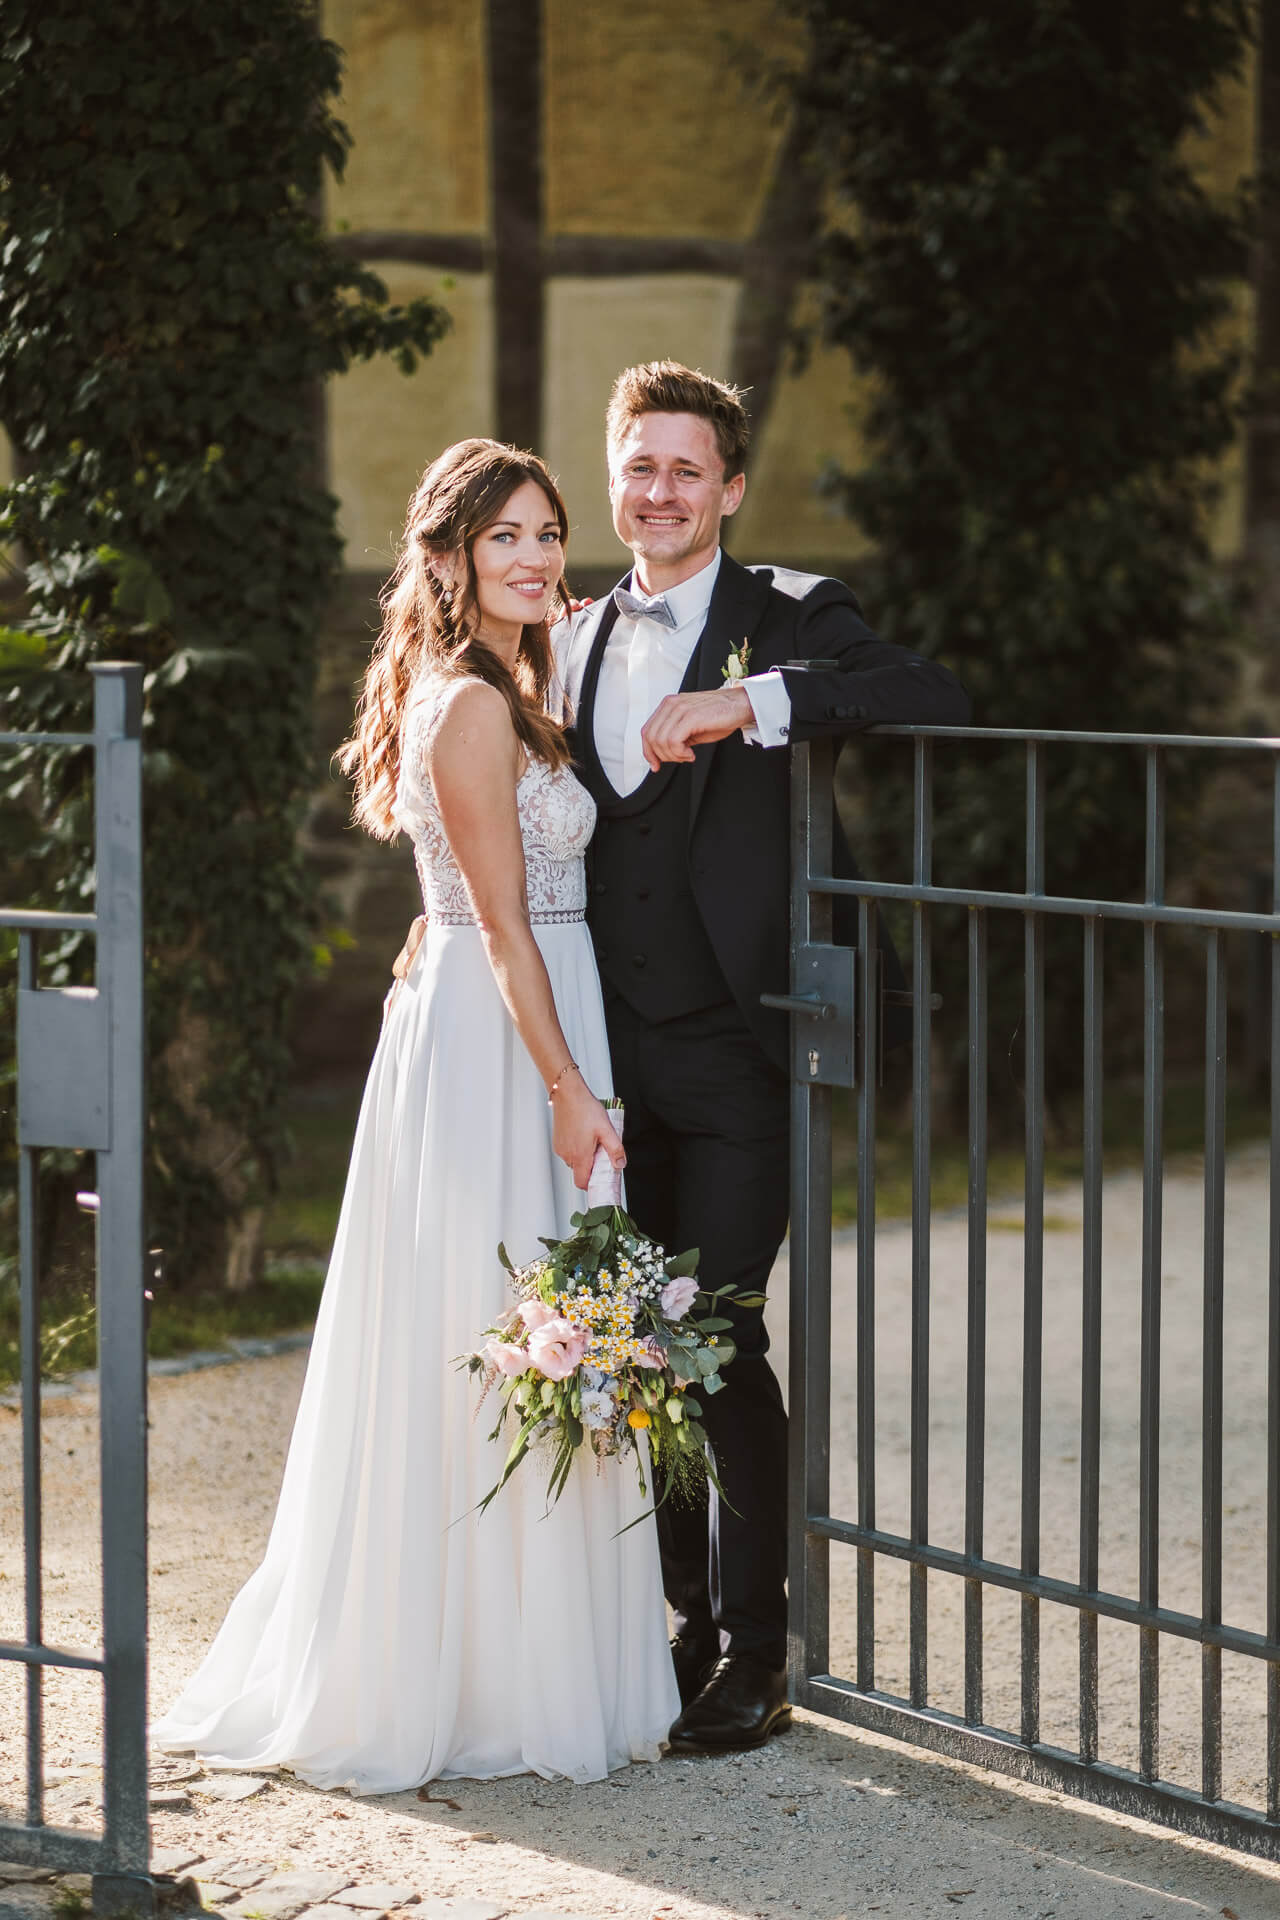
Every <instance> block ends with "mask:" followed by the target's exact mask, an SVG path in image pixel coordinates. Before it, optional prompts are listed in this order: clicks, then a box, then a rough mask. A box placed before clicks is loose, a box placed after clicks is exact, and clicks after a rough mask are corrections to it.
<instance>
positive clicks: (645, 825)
mask: <svg viewBox="0 0 1280 1920" xmlns="http://www.w3.org/2000/svg"><path fill="white" fill-rule="evenodd" d="M636 832H637V833H652V832H653V828H652V827H651V826H650V824H649V822H648V821H647V820H642V821H641V822H640V824H639V826H638V827H637V828H636Z"/></svg>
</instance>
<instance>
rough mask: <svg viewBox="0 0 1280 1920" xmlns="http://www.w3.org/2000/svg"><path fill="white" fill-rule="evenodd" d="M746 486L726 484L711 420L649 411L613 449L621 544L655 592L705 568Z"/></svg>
mask: <svg viewBox="0 0 1280 1920" xmlns="http://www.w3.org/2000/svg"><path fill="white" fill-rule="evenodd" d="M744 484H745V482H744V479H743V476H742V474H740V473H739V474H735V475H734V476H733V478H732V479H726V478H725V471H724V460H723V458H722V456H721V453H720V449H719V446H718V445H717V443H716V436H715V429H714V428H713V427H712V425H711V422H710V421H709V420H703V419H702V418H700V416H699V415H697V414H695V413H642V414H641V415H640V417H639V419H638V420H633V421H632V422H631V424H630V426H629V427H628V428H627V429H626V431H625V433H624V434H623V435H622V437H621V438H620V439H619V440H616V441H614V443H613V444H612V445H611V446H610V448H609V499H610V502H611V503H612V506H613V524H614V528H615V529H616V531H617V535H618V538H619V539H620V540H621V541H622V543H623V545H624V546H628V547H630V549H631V551H632V552H633V553H634V554H635V556H636V560H637V561H638V562H639V570H640V572H641V574H642V577H643V580H644V584H645V585H646V587H648V588H649V589H650V590H652V591H658V590H660V589H662V588H666V587H674V586H678V585H679V583H680V581H681V580H687V579H689V578H690V577H691V576H692V575H693V574H695V573H697V572H699V571H700V569H701V568H703V567H704V566H706V565H707V564H708V562H709V561H710V560H711V558H712V556H713V555H714V553H715V551H716V548H717V547H718V546H719V544H720V522H721V521H722V520H723V519H724V518H725V517H726V516H727V515H728V514H731V513H735V512H736V511H737V508H738V502H739V501H740V500H741V498H742V489H743V486H744Z"/></svg>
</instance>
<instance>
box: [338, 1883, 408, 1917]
mask: <svg viewBox="0 0 1280 1920" xmlns="http://www.w3.org/2000/svg"><path fill="white" fill-rule="evenodd" d="M418 1897H419V1896H418V1889H417V1888H416V1887H406V1886H394V1885H392V1884H390V1883H388V1882H387V1881H381V1882H379V1881H375V1880H371V1881H370V1882H369V1884H368V1885H367V1886H363V1887H348V1888H347V1890H346V1892H345V1893H339V1894H335V1896H334V1898H335V1899H336V1900H337V1903H338V1905H339V1906H341V1907H359V1908H360V1909H361V1910H362V1911H367V1912H370V1913H389V1912H390V1911H391V1909H392V1907H411V1906H416V1905H417V1904H418Z"/></svg>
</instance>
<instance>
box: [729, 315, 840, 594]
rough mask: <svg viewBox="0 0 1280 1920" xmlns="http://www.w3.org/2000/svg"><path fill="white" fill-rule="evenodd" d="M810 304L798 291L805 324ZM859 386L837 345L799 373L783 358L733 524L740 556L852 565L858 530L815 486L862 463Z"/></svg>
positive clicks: (817, 353) (815, 352)
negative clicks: (824, 476)
mask: <svg viewBox="0 0 1280 1920" xmlns="http://www.w3.org/2000/svg"><path fill="white" fill-rule="evenodd" d="M815 305H816V298H815V296H814V295H813V294H812V293H809V292H806V293H804V294H803V295H802V296H801V298H800V300H799V301H798V302H797V312H796V319H797V320H799V321H801V322H803V323H805V324H808V323H809V322H810V321H812V319H813V317H814V310H815ZM865 390H866V382H865V381H859V380H857V379H855V377H854V375H853V372H852V370H851V367H850V362H849V356H848V354H846V353H843V352H841V351H840V350H838V349H836V348H824V347H815V348H814V350H813V352H812V354H811V355H810V358H809V361H808V364H807V366H806V367H805V368H804V370H803V372H800V373H796V372H794V371H792V370H790V369H789V368H788V367H787V366H786V362H785V361H784V363H783V370H782V371H781V372H780V374H779V376H778V380H777V384H776V385H775V387H774V393H773V406H772V408H771V409H770V413H769V418H768V420H767V421H766V423H765V426H764V431H763V432H762V433H760V434H758V436H757V439H756V443H755V447H754V450H753V453H752V459H751V467H750V471H749V473H748V477H747V491H746V493H745V495H744V497H743V501H742V505H741V507H740V508H739V509H738V514H737V519H736V522H735V525H734V529H733V536H732V546H733V551H734V553H735V554H736V555H737V557H738V558H739V559H740V560H747V561H761V560H779V561H782V562H784V563H785V564H801V565H802V564H803V563H804V562H806V561H811V560H814V559H823V560H826V561H828V562H830V563H834V562H835V561H836V560H837V559H839V558H841V557H843V558H844V559H847V560H849V561H851V562H852V561H855V560H856V559H857V557H858V555H859V554H861V553H863V552H865V551H866V545H867V543H866V541H865V539H864V538H863V536H862V535H861V533H860V532H859V531H858V529H857V527H856V526H854V524H853V522H852V521H851V520H849V519H848V518H847V517H846V515H845V514H844V513H843V512H842V510H841V509H840V507H839V506H838V505H837V504H836V503H835V502H834V501H831V500H826V499H823V498H822V497H821V496H820V494H819V492H818V485H817V482H818V478H819V476H820V475H821V473H822V472H823V470H824V468H827V467H829V466H831V465H832V464H833V463H834V464H836V465H838V466H840V467H843V468H846V469H851V468H856V467H858V466H859V465H860V464H861V461H862V457H863V455H862V441H861V436H860V434H859V430H858V412H859V404H860V401H861V398H862V396H863V394H864V393H865Z"/></svg>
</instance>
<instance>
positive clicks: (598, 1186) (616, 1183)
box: [587, 1100, 626, 1207]
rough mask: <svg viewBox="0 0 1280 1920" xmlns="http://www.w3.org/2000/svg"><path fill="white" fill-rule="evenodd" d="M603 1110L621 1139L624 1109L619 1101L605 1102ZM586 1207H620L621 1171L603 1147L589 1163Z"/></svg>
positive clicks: (598, 1148)
mask: <svg viewBox="0 0 1280 1920" xmlns="http://www.w3.org/2000/svg"><path fill="white" fill-rule="evenodd" d="M604 1110H605V1112H606V1113H607V1114H608V1116H609V1118H610V1120H612V1122H613V1130H614V1132H615V1133H616V1134H617V1136H618V1138H619V1140H621V1138H622V1127H623V1122H624V1121H625V1119H626V1109H625V1108H624V1106H623V1104H622V1102H621V1100H606V1101H605V1103H604ZM587 1205H588V1206H589V1207H620V1206H621V1205H622V1169H621V1168H620V1167H615V1166H614V1164H613V1162H612V1161H611V1160H610V1158H609V1155H608V1152H607V1150H606V1149H605V1148H604V1147H597V1148H596V1157H595V1159H594V1160H593V1161H592V1162H591V1172H590V1174H589V1176H588V1178H587Z"/></svg>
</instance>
